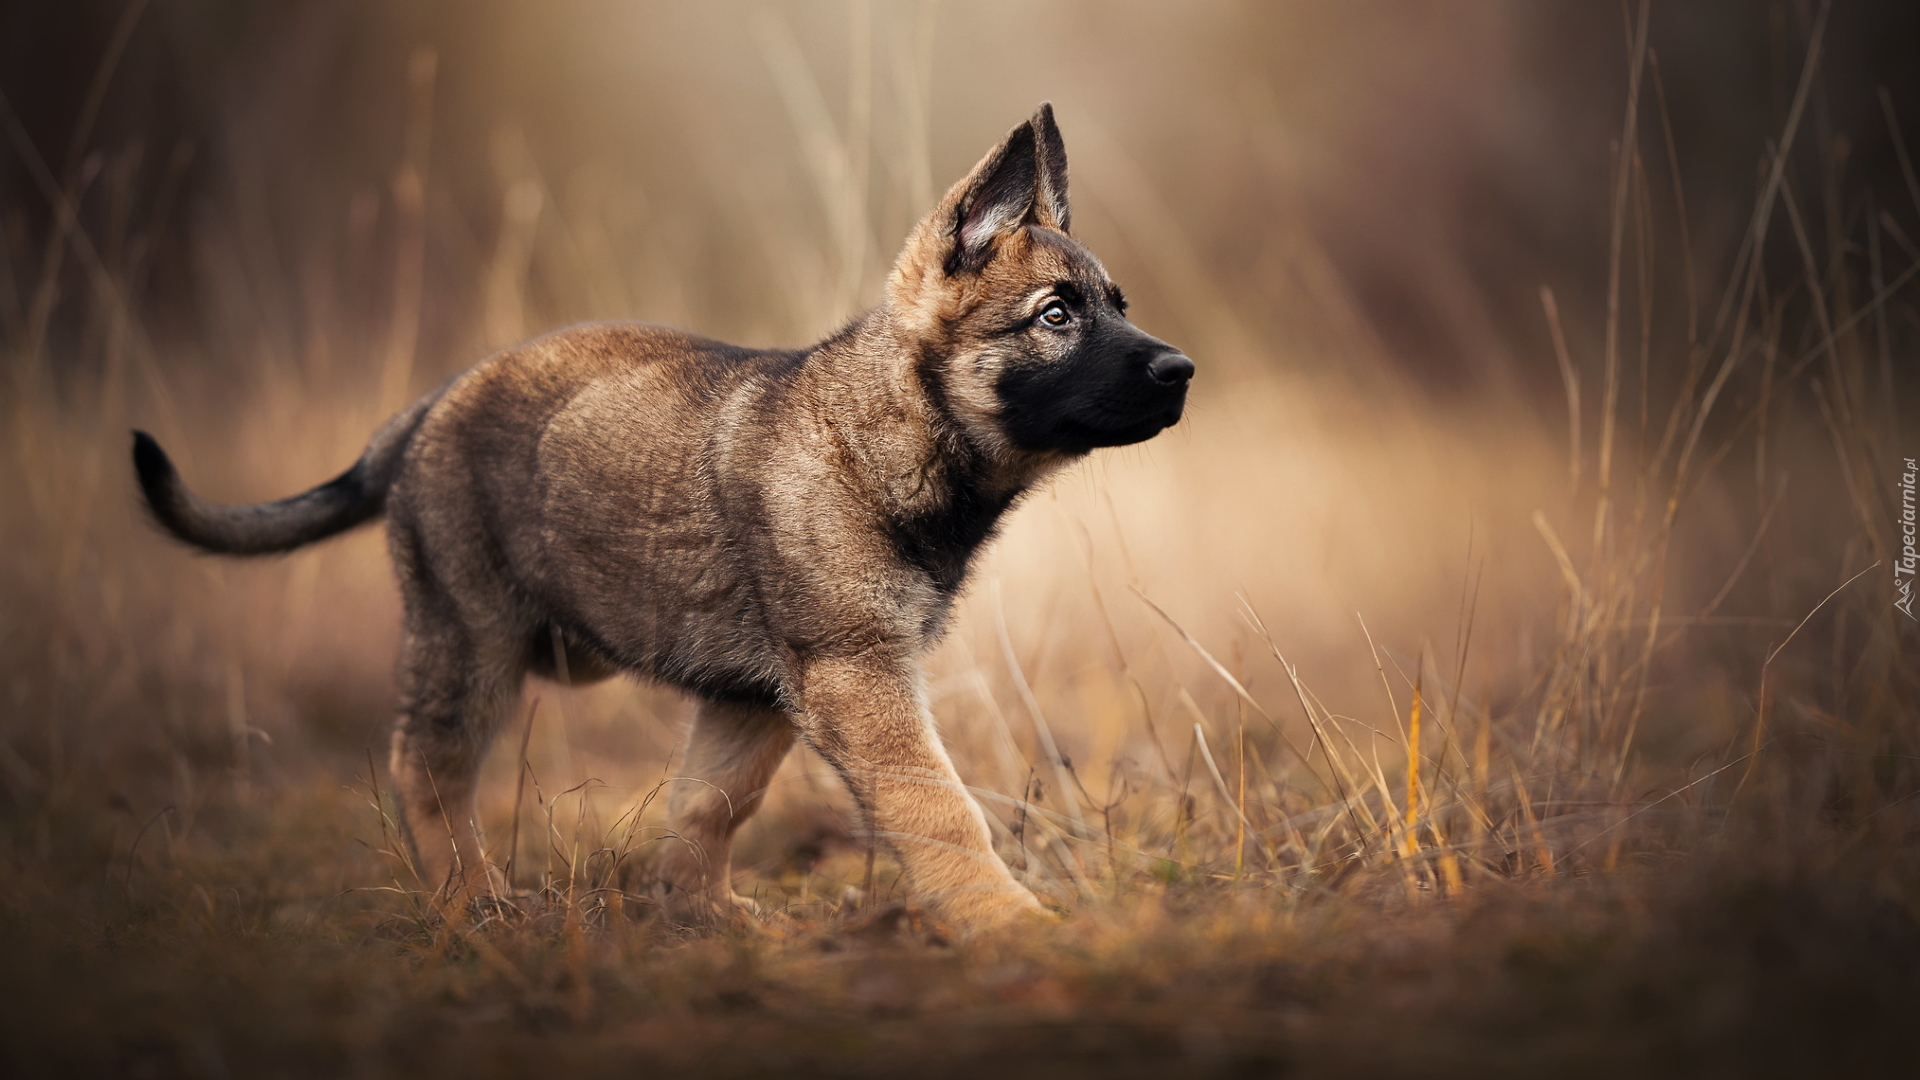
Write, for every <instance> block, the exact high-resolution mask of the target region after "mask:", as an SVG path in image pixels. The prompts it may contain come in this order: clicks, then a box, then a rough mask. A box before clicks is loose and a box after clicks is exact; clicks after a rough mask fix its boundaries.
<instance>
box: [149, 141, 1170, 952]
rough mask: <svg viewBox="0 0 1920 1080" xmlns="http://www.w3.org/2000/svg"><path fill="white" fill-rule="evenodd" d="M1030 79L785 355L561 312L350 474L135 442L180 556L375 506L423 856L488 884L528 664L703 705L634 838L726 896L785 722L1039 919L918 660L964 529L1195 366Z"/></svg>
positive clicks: (1002, 917)
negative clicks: (191, 459)
mask: <svg viewBox="0 0 1920 1080" xmlns="http://www.w3.org/2000/svg"><path fill="white" fill-rule="evenodd" d="M1068 225H1069V221H1068V212H1067V157H1066V149H1065V147H1064V145H1063V144H1062V142H1061V139H1060V131H1059V129H1058V128H1057V127H1056V126H1055V125H1054V120H1053V110H1052V107H1051V106H1050V105H1046V104H1042V105H1041V106H1040V108H1039V110H1038V111H1037V112H1035V113H1034V115H1033V118H1032V119H1031V120H1029V121H1027V122H1026V123H1023V124H1021V125H1020V126H1019V127H1017V128H1015V129H1013V131H1012V132H1011V133H1010V134H1009V135H1008V136H1007V138H1006V140H1005V141H1004V142H1003V143H1001V144H1000V146H998V147H997V148H995V149H994V150H993V152H991V153H989V154H988V155H987V156H986V158H985V159H983V160H982V161H981V162H980V163H979V164H978V165H976V166H975V167H974V169H973V171H972V172H971V173H969V174H968V175H967V177H966V179H964V180H962V181H960V183H958V184H957V185H955V186H954V188H953V189H952V190H951V191H949V192H947V194H946V196H945V197H944V198H943V199H941V201H940V204H939V206H938V207H936V208H935V209H934V211H933V213H932V214H930V215H928V217H927V218H926V219H925V220H924V221H922V222H921V223H920V224H919V225H918V226H917V227H916V228H915V229H914V231H913V234H912V236H911V237H909V239H908V240H907V244H906V247H905V249H904V250H903V251H902V252H901V254H900V258H899V261H898V262H897V263H896V264H895V265H894V267H893V271H892V274H891V276H890V277H889V279H888V282H887V290H886V298H885V300H884V301H883V302H882V303H881V305H880V306H879V307H877V308H875V309H874V310H872V311H869V312H867V313H866V314H864V315H862V316H860V317H859V318H857V319H855V320H854V321H853V322H852V323H850V324H849V325H848V326H846V327H845V328H844V329H842V330H840V331H839V332H838V333H836V334H834V335H833V336H832V337H830V338H828V339H827V340H825V341H823V342H821V343H820V344H818V345H815V346H813V347H812V348H809V349H804V350H798V351H778V350H759V349H745V348H739V347H736V346H732V345H725V344H722V343H720V342H717V341H711V340H708V339H705V338H700V337H695V336H693V335H691V334H685V333H681V332H679V331H676V330H669V329H664V328H661V327H654V326H641V325H622V324H608V325H593V326H580V327H574V328H572V329H568V330H562V331H560V332H558V333H555V334H552V335H549V336H547V337H544V338H540V339H538V340H535V341H532V342H529V343H527V344H525V345H522V346H519V347H517V348H514V349H510V350H508V351H506V352H502V353H500V354H498V355H496V356H493V357H491V358H489V359H488V360H486V361H483V362H482V363H481V364H479V365H478V366H477V367H474V368H473V369H472V370H470V371H468V372H467V373H466V374H464V375H462V376H460V377H459V378H457V379H455V380H454V381H453V382H451V383H449V384H448V385H447V386H445V387H443V388H442V389H441V390H438V391H435V392H434V393H432V394H429V395H428V396H426V397H425V398H422V399H421V400H419V401H417V402H415V403H414V404H413V405H412V406H410V407H408V408H407V409H406V410H405V411H404V412H402V413H401V414H400V415H398V416H396V417H394V419H393V420H391V421H390V422H388V424H387V425H386V426H385V427H384V428H382V429H381V430H380V432H379V433H378V434H376V435H375V436H374V437H373V441H372V442H371V443H370V444H369V445H368V446H367V449H366V452H365V453H364V454H363V455H362V456H361V458H360V460H359V462H358V463H357V464H355V465H354V466H353V468H351V469H349V470H347V471H346V472H345V473H343V474H341V475H340V476H339V477H337V478H336V479H334V480H333V481H331V482H329V483H326V484H323V485H321V486H320V487H317V488H314V489H313V490H311V491H308V492H307V493H305V494H303V495H296V496H294V497H292V498H290V499H285V500H282V501H280V502H276V503H267V504H263V505H259V506H220V505H214V504H210V503H207V502H204V501H202V500H201V499H199V498H198V497H196V496H194V495H193V494H192V493H190V492H188V491H187V490H186V488H185V487H184V486H183V485H182V483H181V481H180V478H179V476H178V474H176V473H175V471H174V469H173V466H172V464H171V463H170V462H169V461H168V460H167V457H166V454H165V453H164V452H163V451H162V450H161V449H160V447H159V445H158V444H157V443H155V442H154V441H153V439H152V438H150V437H149V436H147V435H146V434H144V433H141V432H136V433H135V434H134V446H133V460H134V467H135V469H136V470H137V472H138V473H139V477H140V485H141V488H142V490H143V491H144V492H145V494H146V499H147V503H148V505H149V506H150V507H151V508H152V511H153V514H154V516H155V517H156V518H157V519H158V520H159V522H160V524H161V525H163V526H164V527H165V528H166V529H167V530H168V531H170V532H171V533H173V535H175V536H177V537H179V538H180V539H182V540H184V541H186V542H188V543H191V544H194V545H197V546H199V547H201V548H205V549H206V550H209V551H214V552H220V553H224V554H232V555H258V554H267V553H271V552H281V551H288V550H291V549H293V548H296V547H299V546H300V545H302V544H307V543H311V542H313V541H315V540H319V539H321V538H322V537H326V536H331V535H333V534H335V533H338V532H340V531H342V530H344V529H347V528H349V527H351V526H354V525H357V524H360V523H361V522H364V521H367V520H369V519H371V518H373V517H375V516H376V515H379V514H380V513H382V512H383V511H384V512H385V514H386V516H387V534H388V541H389V544H390V546H391V549H392V554H393V561H394V565H395V567H396V568H397V570H398V573H399V578H400V586H401V592H402V595H403V597H404V599H405V604H406V628H405V629H406V632H405V637H404V642H403V644H402V646H401V655H400V681H401V688H402V700H401V704H400V719H399V724H398V727H397V729H396V730H395V732H394V735H393V753H392V759H391V768H392V772H393V777H394V787H395V790H396V792H397V794H398V797H399V800H400V803H401V806H402V810H403V815H402V816H403V818H404V821H405V824H406V826H407V829H408V833H409V835H410V837H411V840H412V843H413V845H414V848H415V852H416V854H417V856H418V860H419V865H420V867H421V869H422V871H423V873H424V874H425V875H426V876H427V878H428V880H429V881H431V882H434V883H436V884H438V883H444V884H445V886H446V887H447V890H448V892H449V895H451V896H455V897H458V896H461V895H463V894H471V893H480V892H484V891H485V890H486V889H487V888H488V885H489V882H488V878H487V875H488V874H489V873H490V872H491V871H490V870H489V868H488V863H487V854H486V848H485V844H484V842H483V840H482V838H481V834H480V828H479V823H478V820H477V811H476V803H475V798H474V796H475V791H474V788H475V779H476V776H477V774H478V772H479V768H480V763H481V759H482V758H483V756H484V755H485V754H486V751H487V747H488V746H489V744H490V743H491V742H492V741H493V738H494V736H495V735H496V734H497V733H498V731H499V729H500V726H501V724H502V722H503V720H504V719H505V717H506V716H507V715H508V714H509V712H510V711H511V710H512V707H513V704H514V702H515V700H516V699H517V697H518V694H519V692H520V685H521V681H522V679H523V677H524V676H525V675H526V674H527V673H528V672H536V673H543V674H547V673H555V672H556V671H558V672H559V673H562V674H564V675H566V676H569V677H571V679H572V680H574V681H587V680H590V679H593V678H598V677H604V676H605V675H608V674H612V673H614V672H628V673H631V674H634V675H638V676H643V677H647V678H651V679H656V680H660V681H663V682H666V683H670V684H672V685H674V686H677V687H679V688H681V689H683V690H685V691H687V692H688V693H690V694H693V695H695V696H696V697H697V698H699V700H700V708H699V711H698V715H697V717H696V719H695V721H694V725H693V730H692V733H691V734H690V735H689V736H688V739H687V747H686V762H685V766H684V768H683V774H684V775H685V776H688V777H692V778H695V779H697V780H699V781H703V782H702V783H690V782H682V783H679V784H676V785H675V786H674V790H673V795H672V798H671V800H670V811H669V813H670V817H671V822H672V827H673V829H674V830H675V831H676V832H678V834H679V835H680V836H681V837H683V838H684V839H685V840H686V841H687V843H684V844H677V845H673V846H672V847H671V849H670V850H669V852H668V853H667V854H666V855H665V856H664V857H663V864H664V865H663V867H662V873H663V876H664V877H665V879H666V880H667V882H668V884H669V888H670V889H671V890H672V892H673V895H674V896H675V897H677V900H678V902H680V903H682V904H685V905H688V906H689V907H691V908H693V909H695V910H700V909H705V910H709V911H712V910H717V911H719V912H722V913H731V912H732V911H733V910H735V909H736V908H740V907H747V906H750V905H749V902H748V901H747V900H745V899H744V898H741V897H739V896H737V895H735V894H734V892H733V890H732V886H731V882H730V874H729V849H730V846H731V842H732V837H733V834H734V830H735V829H737V828H738V827H739V826H740V824H741V822H742V821H744V820H745V819H746V817H747V816H748V815H749V814H751V813H752V812H753V811H754V809H755V807H756V804H757V802H758V800H759V798H760V796H761V794H762V792H763V791H764V789H765V787H766V785H767V782H768V780H769V778H770V777H771V776H772V775H773V771H774V769H775V767H777V766H778V765H779V763H780V760H781V758H783V757H784V756H785V755H786V753H787V750H788V749H789V748H790V747H791V746H792V744H793V741H794V739H795V738H800V739H804V740H806V742H807V744H808V745H809V746H811V747H813V748H814V749H815V750H816V751H818V752H819V753H820V755H821V756H822V757H823V758H825V759H826V760H827V761H828V762H830V763H831V764H832V765H833V767H834V768H835V769H836V770H837V771H838V772H839V774H840V775H841V777H842V778H843V779H844V780H845V781H846V784H847V786H848V787H849V788H850V789H851V790H852V792H853V796H854V798H855V800H856V801H857V802H858V804H859V807H860V811H861V813H862V814H863V815H864V817H865V819H866V822H867V824H868V825H869V827H870V828H871V829H872V832H873V835H874V836H876V837H877V838H879V840H880V842H882V843H884V844H885V845H886V846H887V848H888V850H889V851H890V852H891V853H892V854H893V855H894V856H895V857H896V858H897V859H898V860H899V862H900V864H901V866H902V867H903V868H904V869H905V871H906V874H907V878H908V881H909V883H910V885H911V887H912V888H913V890H914V891H915V892H916V893H917V894H918V895H919V897H920V898H921V899H922V900H923V901H924V902H926V903H927V904H928V905H930V906H931V907H932V908H934V910H936V911H937V912H938V913H939V914H940V915H942V916H943V917H945V918H946V919H947V920H949V921H950V922H952V923H954V924H956V925H958V926H960V927H962V928H965V929H980V928H986V927H991V926H994V925H997V924H1001V923H1004V922H1007V921H1008V920H1011V919H1014V918H1016V917H1018V916H1020V915H1021V914H1022V913H1026V912H1035V911H1038V910H1040V908H1039V904H1038V902H1037V901H1035V899H1034V897H1033V895H1032V894H1031V893H1029V892H1028V891H1027V890H1026V889H1025V888H1023V887H1022V886H1020V885H1019V884H1018V883H1017V882H1015V881H1014V879H1013V876H1012V875H1011V874H1010V873H1009V872H1008V870H1007V868H1006V866H1005V864H1003V863H1002V862H1001V861H1000V859H999V858H998V857H997V856H996V855H995V854H994V851H993V848H992V845H991V843H990V838H989V834H988V832H987V822H986V818H985V816H984V815H983V814H982V812H981V810H980V807H979V806H978V804H976V803H975V802H974V801H973V799H972V798H970V797H969V796H968V795H967V793H966V791H965V789H964V788H962V786H961V783H960V778H959V777H958V775H956V774H955V772H954V768H953V764H952V762H951V761H950V760H949V759H948V757H947V754H946V751H945V750H944V749H943V748H942V747H941V745H940V740H939V737H938V736H937V734H936V733H935V731H934V728H933V723H932V719H931V716H930V715H929V713H928V710H927V705H926V701H925V697H924V695H923V693H922V690H921V679H920V674H919V670H918V667H917V664H916V660H917V657H918V656H919V655H920V654H921V653H922V652H923V651H925V650H926V649H927V648H928V647H929V645H930V644H931V643H932V642H933V641H934V640H935V639H936V638H937V637H938V636H939V634H940V632H941V628H942V625H943V623H944V622H945V620H946V618H947V615H948V612H949V611H950V610H951V608H952V605H953V600H954V596H955V594H956V593H957V592H958V591H959V590H960V587H961V585H962V583H963V582H964V581H965V579H966V575H967V568H968V564H969V562H970V561H971V560H972V558H973V556H974V553H975V552H976V551H978V550H979V548H980V546H981V545H982V544H983V543H985V542H986V540H987V539H988V538H989V537H990V536H992V534H993V532H994V530H995V528H996V527H997V526H998V524H999V522H1000V520H1001V518H1002V516H1003V515H1004V514H1005V513H1006V512H1007V510H1008V509H1009V508H1010V507H1011V506H1012V505H1013V504H1014V503H1015V502H1016V501H1017V500H1018V499H1019V498H1020V497H1021V495H1022V494H1024V493H1025V492H1027V491H1029V490H1031V489H1032V488H1033V486H1034V485H1035V484H1036V483H1037V482H1039V481H1040V480H1041V479H1042V478H1043V477H1045V476H1046V475H1047V474H1048V473H1050V472H1052V471H1053V470H1055V469H1057V468H1059V467H1061V466H1062V465H1065V464H1067V463H1069V462H1071V461H1074V460H1076V459H1078V458H1079V457H1081V456H1083V455H1085V454H1086V453H1088V452H1089V451H1091V450H1094V449H1096V448H1098V447H1103V446H1122V445H1126V444H1128V443H1136V442H1140V441H1141V440H1144V439H1149V438H1152V437H1153V436H1154V435H1156V434H1158V433H1159V432H1160V431H1162V430H1163V429H1165V428H1167V427H1168V426H1170V425H1172V424H1174V423H1175V422H1177V421H1178V420H1179V419H1180V414H1181V410H1182V408H1183V407H1184V405H1185V402H1186V392H1187V382H1188V379H1189V378H1190V377H1191V376H1192V374H1193V363H1192V362H1191V361H1190V360H1188V359H1187V358H1186V357H1185V356H1183V355H1181V354H1180V353H1179V352H1178V351H1177V350H1175V349H1174V348H1172V347H1171V346H1169V345H1167V344H1165V343H1164V342H1161V341H1159V340H1157V339H1155V338H1153V337H1150V336H1148V335H1147V334H1144V333H1142V332H1140V331H1139V330H1137V329H1135V328H1134V327H1133V326H1132V325H1131V324H1129V323H1128V322H1127V320H1126V318H1125V311H1126V302H1125V301H1124V300H1123V299H1122V298H1121V295H1120V290H1119V289H1118V288H1116V287H1115V286H1114V284H1113V282H1112V281H1111V280H1109V278H1108V277H1107V273H1106V271H1105V269H1104V268H1102V266H1101V265H1100V262H1099V260H1098V259H1096V258H1094V257H1093V255H1092V254H1091V253H1090V252H1088V251H1087V250H1086V249H1085V248H1084V247H1082V246H1080V244H1078V243H1077V242H1075V241H1074V240H1073V239H1072V237H1071V235H1070V233H1069V229H1068Z"/></svg>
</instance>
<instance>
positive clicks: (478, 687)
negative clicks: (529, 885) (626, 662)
mask: <svg viewBox="0 0 1920 1080" xmlns="http://www.w3.org/2000/svg"><path fill="white" fill-rule="evenodd" d="M403 583H404V587H405V591H406V594H407V595H406V601H407V617H406V635H405V639H404V641H403V642H402V644H401V653H400V672H399V675H400V684H401V685H400V690H401V702H400V718H399V723H398V725H397V726H396V728H395V730H394V733H393V752H392V757H391V758H390V760H389V768H390V770H391V772H392V774H393V782H394V792H395V796H396V798H397V799H398V801H399V804H400V811H401V821H402V824H403V826H404V827H405V829H406V832H407V836H408V838H409V839H410V840H411V842H412V845H413V853H414V857H415V859H416V863H417V868H418V870H419V872H420V878H421V882H422V884H423V885H424V886H425V887H426V888H427V889H429V890H430V891H433V892H435V893H436V894H439V895H442V896H444V897H445V898H447V899H448V900H451V901H456V902H457V901H459V900H461V899H463V898H469V897H473V896H482V895H487V894H488V893H489V892H491V891H492V890H493V889H495V888H499V887H504V885H505V884H506V883H505V881H504V880H501V879H498V872H497V871H495V870H493V869H492V868H491V867H490V866H489V864H488V862H487V855H486V843H485V839H484V837H483V835H482V833H481V829H480V820H479V807H478V802H477V800H476V794H477V787H478V780H479V774H480V765H481V763H482V762H483V761H484V760H485V758H486V754H487V749H488V747H489V746H491V745H492V743H493V738H494V735H495V734H496V733H497V732H498V731H499V729H500V727H501V725H502V724H503V723H504V721H505V718H506V716H507V714H508V713H509V712H510V711H511V710H512V708H513V704H514V702H515V701H516V700H517V699H518V696H519V690H520V683H521V678H522V675H523V672H524V670H525V654H524V648H523V646H522V643H521V642H520V641H519V640H517V639H515V638H512V637H511V636H509V635H506V634H502V633H498V632H487V630H486V629H480V630H476V628H475V627H474V625H473V623H472V620H470V619H463V618H462V617H461V613H459V612H457V611H456V609H455V607H454V605H453V604H451V603H450V602H448V601H447V600H446V598H445V597H443V596H440V595H438V594H437V593H436V591H435V590H434V589H433V588H432V587H431V586H429V585H426V584H424V583H422V582H420V581H419V580H417V579H414V580H407V579H406V578H404V577H403ZM483 625H484V624H483Z"/></svg>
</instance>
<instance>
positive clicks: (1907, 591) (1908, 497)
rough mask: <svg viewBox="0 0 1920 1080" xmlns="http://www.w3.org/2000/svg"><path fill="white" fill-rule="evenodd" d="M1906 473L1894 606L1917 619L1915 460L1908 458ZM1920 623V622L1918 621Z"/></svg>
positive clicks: (1902, 478) (1919, 560)
mask: <svg viewBox="0 0 1920 1080" xmlns="http://www.w3.org/2000/svg"><path fill="white" fill-rule="evenodd" d="M1905 461H1906V466H1907V467H1906V471H1904V472H1902V473H1901V474H1900V545H1901V546H1900V557H1899V558H1898V559H1895V560H1894V561H1893V589H1894V591H1895V592H1897V593H1899V594H1900V598H1899V599H1898V600H1895V601H1894V602H1893V606H1894V607H1897V608H1899V609H1900V610H1901V612H1903V613H1904V614H1905V615H1906V616H1907V618H1909V619H1914V618H1916V617H1915V615H1914V614H1913V580H1914V572H1915V571H1916V570H1920V565H1917V564H1920V553H1917V552H1915V550H1914V543H1915V541H1914V511H1913V481H1914V474H1915V473H1917V472H1920V469H1916V468H1915V467H1914V463H1913V459H1912V458H1906V459H1905ZM1917 621H1920V620H1917Z"/></svg>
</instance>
